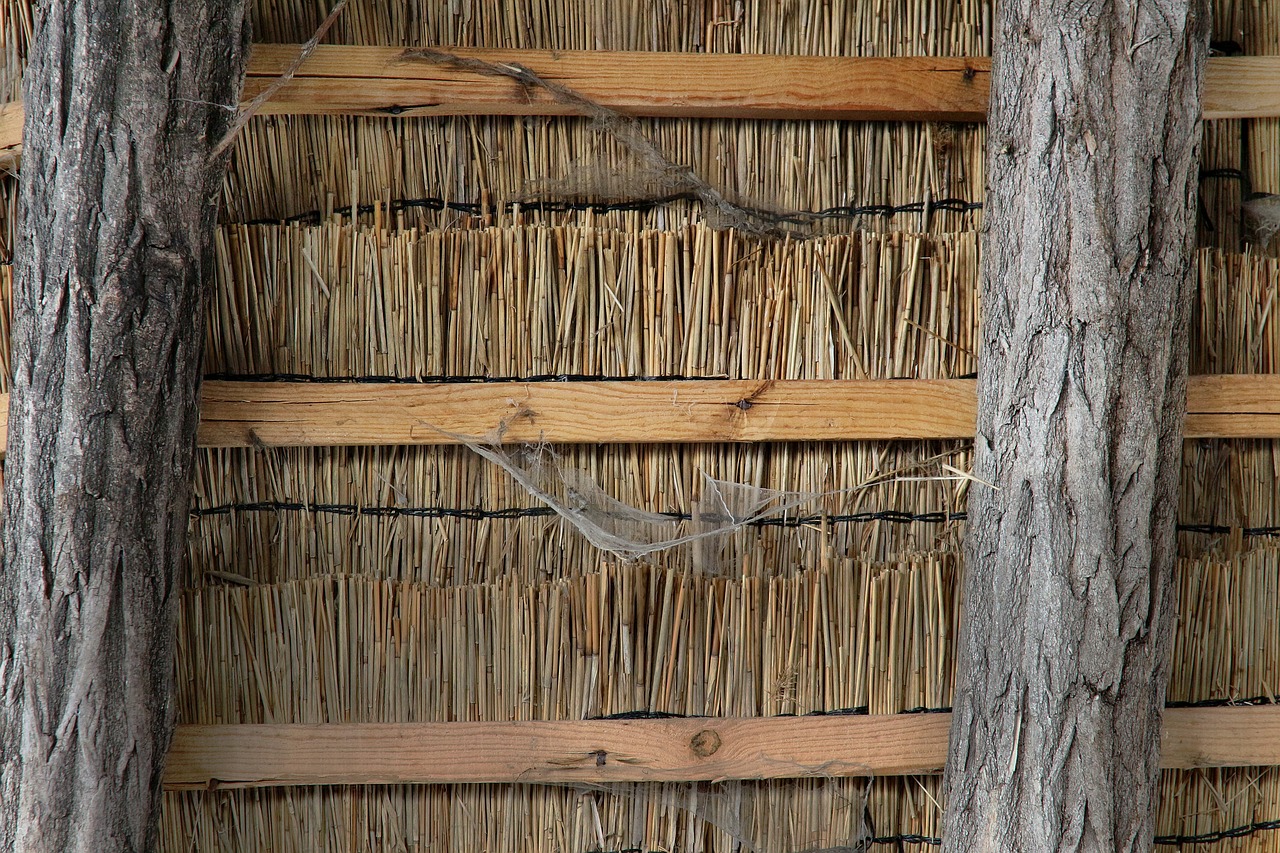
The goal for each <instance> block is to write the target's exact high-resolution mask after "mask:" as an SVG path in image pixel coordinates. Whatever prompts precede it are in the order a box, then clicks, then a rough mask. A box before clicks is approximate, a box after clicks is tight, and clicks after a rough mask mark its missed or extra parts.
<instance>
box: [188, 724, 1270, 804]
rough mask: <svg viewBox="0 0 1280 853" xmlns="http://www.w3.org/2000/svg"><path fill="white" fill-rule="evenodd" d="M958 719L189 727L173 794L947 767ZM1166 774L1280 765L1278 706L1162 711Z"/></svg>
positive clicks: (847, 773) (883, 771)
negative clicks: (951, 735)
mask: <svg viewBox="0 0 1280 853" xmlns="http://www.w3.org/2000/svg"><path fill="white" fill-rule="evenodd" d="M950 725H951V715H950V714H899V715H894V716H870V717H771V718H751V719H742V718H738V719H717V718H703V719H675V720H586V721H573V722H493V723H413V724H356V725H321V726H305V725H242V726H179V727H178V730H177V733H176V735H175V737H174V741H173V748H172V750H171V751H170V753H169V758H168V762H167V765H166V770H165V785H166V786H167V787H169V788H207V787H220V788H228V787H266V786H274V785H373V784H400V783H432V784H455V783H467V782H482V783H483V782H641V781H643V782H677V781H680V782H693V781H708V780H716V779H779V778H801V777H810V776H833V777H839V776H865V775H887V776H892V775H903V774H913V773H936V772H939V771H940V770H941V768H942V766H943V764H944V762H945V760H946V749H947V737H948V731H949V728H950ZM1163 750H1164V752H1163V758H1162V763H1163V766H1165V767H1168V768H1182V769H1185V768H1192V767H1236V766H1250V765H1273V764H1280V708H1277V707H1275V706H1268V707H1260V708H1181V709H1171V710H1169V711H1167V712H1166V713H1165V731H1164V747H1163Z"/></svg>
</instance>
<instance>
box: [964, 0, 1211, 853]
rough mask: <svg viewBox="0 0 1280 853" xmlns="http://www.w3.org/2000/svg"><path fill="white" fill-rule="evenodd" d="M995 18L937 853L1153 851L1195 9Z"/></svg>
mask: <svg viewBox="0 0 1280 853" xmlns="http://www.w3.org/2000/svg"><path fill="white" fill-rule="evenodd" d="M997 9H998V13H997V26H996V52H995V56H994V58H993V61H994V68H993V72H992V94H991V105H990V112H989V116H988V125H987V128H988V130H987V133H988V142H987V169H988V172H987V174H988V185H989V186H988V192H987V207H986V228H987V234H986V237H985V240H986V244H985V250H984V268H983V274H982V300H983V305H982V311H983V313H982V347H983V349H982V358H981V367H980V371H979V380H978V400H979V402H978V406H979V416H978V431H977V436H978V437H977V442H976V448H975V463H974V465H975V472H974V473H975V474H976V476H978V477H979V478H981V479H983V480H986V481H987V482H989V483H992V484H994V485H995V486H996V487H998V490H993V489H990V488H982V487H975V489H974V490H973V492H972V496H971V501H970V508H969V523H968V524H969V532H968V540H967V543H966V561H967V566H968V572H967V577H966V580H965V587H964V596H965V620H964V625H963V627H962V631H961V637H960V654H959V658H958V662H959V670H958V676H957V688H956V696H955V702H954V705H955V716H954V719H953V727H952V730H951V747H950V753H949V756H948V762H947V780H946V790H947V797H948V801H947V813H946V817H945V819H944V839H945V840H944V844H943V849H944V850H945V851H1001V853H1007V851H1025V853H1046V851H1106V852H1107V853H1117V851H1137V850H1149V849H1151V846H1152V835H1153V828H1154V809H1155V805H1156V796H1157V787H1156V786H1157V782H1158V774H1159V745H1160V722H1161V712H1162V707H1163V704H1164V696H1165V687H1166V682H1167V679H1168V661H1169V658H1170V651H1171V642H1172V629H1173V622H1172V620H1173V612H1172V607H1171V605H1172V573H1173V570H1174V563H1175V556H1176V552H1175V530H1174V525H1175V510H1176V507H1177V486H1178V474H1179V461H1180V459H1181V452H1182V436H1181V430H1182V422H1183V418H1184V416H1185V399H1186V371H1187V322H1188V320H1187V318H1188V313H1189V310H1190V304H1191V303H1190V299H1191V295H1192V292H1193V288H1194V281H1193V278H1192V275H1193V272H1192V266H1191V254H1192V248H1193V242H1194V237H1195V226H1196V217H1195V211H1196V197H1197V182H1196V176H1197V170H1198V163H1199V144H1200V121H1199V115H1200V81H1201V77H1202V71H1203V68H1204V63H1205V56H1206V53H1207V49H1208V38H1209V37H1208V23H1209V10H1208V4H1207V2H1204V0H1130V2H1123V3H1112V2H1101V0H1090V2H1078V1H1076V0H1011V2H1002V3H1000V4H997Z"/></svg>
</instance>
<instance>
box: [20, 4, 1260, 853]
mask: <svg viewBox="0 0 1280 853" xmlns="http://www.w3.org/2000/svg"><path fill="white" fill-rule="evenodd" d="M252 5H253V7H254V14H255V17H256V23H257V33H256V39H257V40H258V41H295V42H297V41H302V40H304V39H306V38H307V37H309V36H310V35H311V34H312V32H313V31H314V28H315V26H316V24H318V23H319V21H320V20H321V18H323V17H324V15H325V14H326V13H327V12H328V9H329V7H330V2H329V0H292V2H280V0H258V1H257V2H256V3H254V4H252ZM1214 5H1215V13H1216V18H1215V35H1214V38H1215V39H1216V40H1218V41H1220V42H1234V43H1235V47H1231V46H1229V45H1224V46H1223V47H1224V48H1229V49H1233V50H1234V49H1239V50H1242V51H1244V52H1247V53H1276V52H1280V4H1270V3H1254V2H1246V0H1217V2H1215V4H1214ZM29 21H30V10H29V7H28V4H27V3H26V2H25V0H5V2H2V3H0V38H3V39H4V40H5V41H4V49H3V53H4V57H3V64H0V87H3V88H5V89H6V91H8V92H9V93H10V94H9V97H14V96H16V93H17V84H16V80H17V75H18V73H19V71H20V68H21V56H22V51H23V50H24V46H25V44H26V43H27V40H28V39H29V32H28V30H29V26H30V24H29ZM989 21H990V4H989V3H988V2H985V0H964V2H961V3H956V4H949V5H948V4H927V3H921V2H917V0H885V2H882V3H865V2H859V3H854V2H848V0H769V2H765V0H747V2H743V0H734V2H729V0H705V2H673V0H627V2H624V3H614V2H605V0H587V2H579V3H566V2H555V3H551V2H532V3H530V2H521V3H505V2H497V0H451V2H448V3H441V2H416V0H415V2H409V3H382V2H352V3H351V4H350V5H349V7H348V9H347V10H346V11H345V12H344V14H343V16H342V17H341V18H340V19H339V21H338V23H337V25H336V27H335V29H334V30H333V32H332V33H331V34H330V38H331V40H334V41H339V42H345V43H357V44H358V43H364V44H405V45H420V44H445V45H447V44H453V45H476V46H494V47H497V46H511V47H528V48H559V49H572V48H582V49H627V50H685V51H703V50H715V51H738V52H778V53H801V54H840V55H911V54H926V55H980V54H985V53H988V52H989V44H988V41H987V39H988V36H987V33H988V32H989V27H990V23H989ZM640 128H641V129H642V131H643V132H644V133H645V134H646V135H647V136H648V138H649V139H650V140H651V141H652V142H653V144H654V145H655V146H656V147H657V148H658V149H659V150H660V151H661V152H662V153H663V156H664V157H666V158H667V159H668V160H669V161H670V162H672V163H674V164H679V165H686V166H688V167H690V168H691V169H692V170H693V171H694V172H695V173H696V174H697V175H699V176H700V177H701V178H702V179H703V180H704V181H706V182H707V183H708V184H709V185H711V186H713V187H715V188H716V189H717V191H719V192H720V193H722V194H724V195H725V196H726V197H728V198H730V199H732V200H734V201H736V202H739V203H742V204H746V205H751V206H756V207H759V208H761V209H763V210H765V211H770V212H773V213H779V212H781V213H788V214H796V213H799V214H805V215H800V216H791V217H790V218H789V219H788V220H787V222H786V229H787V230H789V231H791V232H794V235H793V236H792V237H789V238H786V239H760V238H759V237H753V236H747V235H744V234H741V233H737V232H733V231H724V230H716V229H714V228H712V227H711V226H710V224H709V223H708V222H707V221H706V220H705V218H704V217H703V211H702V210H701V207H700V205H699V204H698V203H697V202H696V201H693V200H689V199H684V198H680V199H671V198H663V197H662V196H664V195H666V194H667V190H668V189H669V188H668V187H665V186H664V185H663V184H662V183H661V182H660V181H655V179H654V176H653V173H652V171H651V170H650V171H645V170H644V168H643V166H644V164H643V163H639V162H637V160H636V158H635V157H634V156H633V155H632V154H631V153H630V152H628V151H627V150H626V149H625V148H624V147H623V146H621V145H620V144H619V143H618V142H617V141H616V140H614V139H612V138H610V137H608V136H607V135H603V134H601V133H599V132H598V131H597V130H596V129H594V128H593V127H592V125H591V124H590V122H588V121H586V120H583V119H573V118H557V119H549V118H501V117H497V118H471V117H464V118H443V119H396V118H376V119H375V118H349V117H327V118H320V117H269V118H257V119H254V120H252V121H251V122H250V123H249V125H248V127H247V129H246V131H245V133H244V134H242V136H241V137H240V138H239V139H238V140H237V141H236V143H235V147H234V151H235V156H234V160H233V164H232V167H231V171H230V173H229V175H228V177H227V181H226V184H225V201H226V205H225V208H224V211H223V224H222V225H221V226H220V228H219V231H218V234H217V251H218V269H217V278H216V281H215V282H214V283H213V288H212V289H213V293H212V299H211V313H210V321H209V328H208V351H207V357H206V370H207V372H208V373H210V374H229V375H232V376H240V377H244V376H247V375H254V376H258V377H261V376H264V375H278V374H290V375H294V374H296V375H301V376H304V377H330V378H353V377H372V376H379V377H396V378H404V379H413V380H416V379H432V378H434V379H440V378H451V379H459V378H476V377H536V376H548V375H550V376H558V375H582V376H688V377H712V376H727V377H745V378H859V377H956V376H964V375H968V374H971V373H972V372H973V371H974V369H975V366H976V357H977V344H976V342H977V340H978V338H977V335H976V322H977V320H976V317H977V269H978V260H979V259H978V239H977V233H978V231H979V230H980V229H981V227H982V218H981V210H980V207H979V205H980V202H981V201H982V188H983V184H984V180H985V176H984V171H983V154H982V147H983V144H984V141H985V131H984V129H983V128H982V127H978V126H959V125H950V124H936V123H916V124H893V123H880V122H863V123H839V122H803V121H787V122H741V121H739V122H735V121H725V120H680V121H677V120H645V121H643V122H641V124H640ZM1203 150H1204V170H1205V176H1204V179H1203V180H1202V183H1201V187H1202V206H1203V212H1204V216H1203V219H1202V222H1201V230H1200V243H1201V245H1202V246H1203V247H1205V248H1204V249H1202V251H1201V254H1200V257H1199V275H1200V282H1201V288H1200V299H1199V302H1198V304H1197V307H1196V313H1195V317H1194V319H1193V323H1192V355H1191V360H1192V369H1193V372H1275V371H1276V369H1277V365H1278V364H1280V332H1277V331H1276V325H1275V323H1276V321H1275V320H1274V319H1273V318H1274V316H1275V314H1276V310H1277V307H1278V306H1276V305H1275V303H1276V302H1277V300H1278V298H1280V293H1278V291H1280V267H1278V266H1277V260H1276V250H1277V247H1276V246H1275V245H1274V244H1272V245H1253V244H1249V243H1248V242H1247V238H1248V237H1249V230H1250V229H1249V226H1248V224H1247V223H1246V222H1245V221H1244V220H1243V219H1242V216H1241V212H1240V205H1241V202H1242V201H1243V199H1244V198H1245V196H1246V195H1247V194H1248V193H1250V192H1259V191H1261V192H1272V193H1280V166H1278V165H1277V162H1276V160H1275V156H1274V152H1275V151H1276V150H1280V122H1277V121H1274V120H1237V121H1221V122H1211V123H1208V124H1206V128H1205V143H1204V149H1203ZM15 199H16V194H15V191H14V181H13V180H12V179H0V255H2V256H3V257H8V255H9V252H10V251H11V248H12V246H13V235H12V224H13V221H14V216H15V211H16V207H15V204H16V201H15ZM812 214H821V216H814V215H812ZM8 287H9V277H8V270H7V268H4V269H3V273H0V305H3V306H4V307H3V310H0V359H2V360H0V383H7V379H6V377H7V375H8V361H7V359H8V347H7V340H8V315H7V310H8V298H7V296H8ZM495 426H496V424H495ZM557 452H558V453H559V454H560V464H562V465H564V466H566V467H568V468H573V469H578V470H581V471H583V472H585V473H586V474H587V475H589V476H590V477H591V479H592V480H593V481H594V482H596V483H598V484H599V485H600V486H601V487H602V488H604V489H605V490H606V491H607V492H609V493H610V494H612V495H613V496H615V497H617V498H618V499H619V500H621V501H623V502H625V503H627V504H630V505H632V506H635V507H637V508H640V509H643V510H647V511H652V512H671V513H687V512H688V511H689V508H690V507H691V506H692V505H693V503H694V502H695V500H696V498H697V496H698V490H699V488H700V486H699V479H698V473H699V472H700V471H705V472H707V473H709V474H711V475H713V476H715V477H718V478H721V479H724V480H729V481H733V482H739V483H746V484H750V485H753V486H760V487H768V488H774V489H782V490H787V491H791V492H796V493H806V494H822V495H823V496H822V497H821V498H818V499H815V500H814V501H812V502H811V503H810V504H809V505H806V506H804V507H802V508H799V509H797V510H795V511H794V512H791V513H789V514H788V515H786V516H784V517H781V518H778V519H773V520H771V521H770V522H769V523H767V524H764V525H759V526H751V527H747V528H745V529H742V530H738V531H735V532H733V533H731V534H729V535H727V536H725V537H723V538H720V539H716V540H713V541H711V542H709V543H704V544H703V545H701V546H699V547H682V548H678V549H675V550H673V551H670V552H666V553H663V554H660V555H656V556H655V557H653V558H651V559H650V560H648V561H646V562H641V563H635V564H624V563H622V562H620V561H618V560H616V559H614V558H612V557H610V556H608V555H606V554H602V553H601V552H600V551H598V550H597V549H595V548H593V547H592V546H591V545H590V544H589V543H587V542H586V541H585V540H584V539H583V538H582V537H581V536H580V535H579V534H578V533H577V532H576V531H575V530H574V529H573V528H572V527H571V526H570V525H568V524H566V523H565V522H563V521H562V520H561V519H559V518H558V517H556V516H554V515H549V514H547V513H546V512H544V511H543V509H542V508H541V507H540V505H539V504H538V502H537V501H536V500H534V499H533V498H532V497H531V496H530V495H528V494H527V493H526V492H525V491H524V490H522V489H521V488H519V487H518V486H517V485H516V484H515V483H514V482H513V481H512V480H511V479H510V477H508V476H507V475H506V474H505V473H504V472H502V471H500V470H498V469H497V468H495V467H494V466H492V465H491V464H489V463H488V462H485V461H484V460H481V459H480V458H478V457H476V456H475V455H474V454H472V453H471V452H470V451H468V450H467V449H465V448H431V447H414V448H386V449H360V448H332V449H329V448H319V449H248V450H223V451H213V450H210V451H202V452H201V454H200V455H199V458H198V462H197V472H196V480H195V488H194V514H193V518H192V528H191V530H192V536H191V545H190V553H191V561H190V567H189V571H188V587H189V588H188V590H187V592H186V593H185V594H184V596H183V599H182V603H181V630H180V638H179V656H178V658H179V659H178V671H177V681H178V695H177V701H176V708H177V712H178V715H179V719H180V721H181V722H253V721H274V722H320V721H348V720H351V721H356V720H368V721H412V720H462V719H465V720H506V719H577V718H582V717H586V716H596V715H607V714H616V713H625V712H633V711H662V712H667V713H679V714H747V715H763V714H793V713H794V714H804V713H810V712H815V711H822V712H833V711H870V712H873V713H894V712H900V711H906V710H913V709H936V708H943V707H945V706H947V705H948V704H949V703H950V695H951V694H950V691H951V683H952V678H953V672H952V663H951V661H952V658H951V647H952V643H953V641H954V635H955V627H956V624H957V621H958V619H959V618H960V613H959V609H960V605H959V602H958V599H957V596H956V595H955V590H956V588H957V574H958V573H959V572H961V571H962V567H961V566H960V565H959V558H958V551H959V542H960V537H961V536H962V533H963V521H962V520H961V519H960V518H959V517H958V516H959V515H960V514H962V513H963V511H964V507H965V497H966V495H967V489H968V488H969V485H968V484H967V483H966V482H964V481H952V480H942V479H932V480H923V481H921V480H918V479H912V480H906V479H899V478H896V477H895V475H904V476H910V477H918V476H920V475H922V474H924V475H937V474H941V473H945V469H943V468H942V467H941V466H942V465H943V464H946V465H949V466H951V467H952V468H955V469H960V470H965V469H967V467H968V458H969V451H968V448H967V446H966V445H965V444H964V443H959V442H932V443H925V442H897V443H880V444H876V443H843V444H813V445H757V446H704V447H691V446H690V447H679V446H676V447H671V446H635V447H630V446H624V447H606V448H599V447H577V448H558V449H557ZM1185 475H1186V476H1185V478H1184V489H1183V495H1182V504H1181V508H1180V520H1181V522H1182V523H1183V524H1184V525H1187V529H1186V530H1185V531H1184V532H1183V534H1182V547H1183V552H1184V555H1185V558H1184V560H1183V562H1182V564H1181V565H1180V567H1179V574H1178V584H1179V589H1180V594H1181V599H1180V600H1181V605H1180V623H1179V628H1178V635H1177V637H1178V639H1177V647H1176V650H1175V658H1174V661H1173V674H1172V679H1171V683H1170V694H1169V698H1170V700H1172V701H1176V702H1191V703H1194V702H1223V701H1240V700H1245V699H1251V700H1252V699H1257V700H1262V701H1271V700H1272V699H1273V697H1274V692H1275V690H1276V689H1277V683H1278V682H1280V633H1277V627H1276V622H1275V619H1274V614H1275V612H1276V610H1277V607H1278V606H1280V601H1278V600H1277V599H1278V598H1280V589H1278V588H1277V580H1276V578H1277V576H1278V574H1280V551H1278V550H1277V548H1278V547H1280V546H1277V544H1276V543H1275V541H1274V538H1273V537H1271V536H1269V535H1268V534H1269V533H1275V534H1280V455H1278V454H1277V443H1276V442H1272V441H1248V442H1246V441H1212V442H1211V441H1201V442H1190V443H1188V445H1187V450H1186V457H1185ZM867 483H873V485H871V486H869V487H867V488H861V489H855V488H854V487H857V486H859V485H862V484H867ZM1268 528H1275V529H1274V530H1268ZM1163 791H1164V793H1163V800H1162V806H1161V812H1160V818H1159V824H1158V832H1159V834H1160V835H1161V836H1164V838H1163V839H1162V843H1164V844H1165V845H1169V846H1171V845H1173V844H1174V843H1175V842H1178V841H1179V840H1181V841H1182V842H1185V843H1186V844H1187V845H1190V844H1191V843H1192V841H1193V840H1194V839H1193V838H1191V837H1193V836H1205V837H1204V838H1202V839H1201V840H1204V841H1206V842H1207V843H1211V844H1212V846H1210V847H1206V848H1199V847H1197V848H1196V849H1209V850H1214V851H1227V850H1232V851H1237V850H1238V851H1277V850H1280V833H1277V832H1270V831H1257V832H1254V831H1252V828H1253V824H1255V823H1258V822H1265V821H1269V820H1275V819H1280V805H1277V804H1280V773H1278V772H1277V771H1276V770H1274V769H1252V768H1250V769H1240V770H1231V771H1214V772H1169V773H1166V774H1165V778H1164V781H1163ZM938 797H939V780H938V779H936V778H919V779H918V778H902V779H876V780H873V781H870V782H868V781H866V780H826V779H809V780H800V781H781V782H770V783H727V784H718V785H712V784H700V785H674V784H670V785H616V786H608V787H607V788H599V789H595V788H590V789H589V788H585V787H584V788H575V787H554V786H517V785H489V786H438V787H428V786H402V787H368V788H298V789H279V790H260V791H208V792H184V793H171V794H169V795H167V797H166V805H165V812H164V817H163V822H164V826H163V831H162V836H163V846H164V848H165V849H166V850H172V851H178V850H182V851H212V850H219V851H221V850H227V851H231V850H266V849H270V850H274V851H291V850H298V851H303V850H308V851H310V850H331V851H354V850H385V849H394V850H400V849H405V850H427V849H430V850H440V851H445V850H448V851H467V853H472V852H473V851H479V850H491V851H508V850H510V851H516V850H537V851H557V852H559V851H563V853H585V852H586V851H588V850H609V851H617V850H623V849H627V848H640V849H644V850H684V851H701V850H708V851H736V850H739V849H741V850H750V849H755V850H761V851H799V850H820V849H824V848H826V849H830V848H836V849H845V850H857V849H865V848H864V847H860V846H859V845H862V844H864V842H866V841H867V840H868V839H873V838H879V839H881V841H882V843H883V844H885V845H888V844H893V843H900V846H899V848H898V849H903V850H913V851H915V850H928V849H932V846H931V844H930V840H931V839H934V836H935V835H936V831H937V826H938V818H939V816H940V813H941V805H940V803H939V801H938ZM1239 827H1244V828H1245V829H1246V830H1249V831H1248V832H1246V833H1245V834H1244V835H1243V836H1242V837H1238V838H1226V839H1224V838H1219V837H1216V836H1215V835H1214V833H1219V832H1223V831H1228V830H1234V829H1236V828H1239ZM740 845H741V846H740ZM884 849H893V848H892V847H885V848H884ZM1188 849H1189V848H1188Z"/></svg>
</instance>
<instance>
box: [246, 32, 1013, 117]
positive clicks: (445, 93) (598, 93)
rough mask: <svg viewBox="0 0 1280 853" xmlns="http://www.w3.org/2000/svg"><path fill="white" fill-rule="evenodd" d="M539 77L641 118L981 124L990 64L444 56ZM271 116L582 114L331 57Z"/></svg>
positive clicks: (258, 57) (495, 84)
mask: <svg viewBox="0 0 1280 853" xmlns="http://www.w3.org/2000/svg"><path fill="white" fill-rule="evenodd" d="M442 51H447V52H448V53H449V54H452V55H454V56H458V57H462V58H465V59H478V60H481V61H483V62H487V63H490V64H492V65H499V66H514V65H519V66H522V67H524V68H528V69H530V70H531V71H533V72H534V73H535V74H537V75H538V76H539V77H541V78H543V79H545V80H547V81H550V82H552V83H555V84H558V85H560V86H565V87H568V88H570V89H572V90H573V91H575V92H576V93H578V94H579V95H582V96H583V97H585V98H587V99H588V100H591V101H593V102H595V103H598V104H601V105H603V106H606V107H609V108H611V109H614V110H618V111H619V112H624V113H628V114H630V115H638V116H665V117H681V118H690V117H711V118H749V119H798V118H812V119H862V120H876V119H888V120H898V121H924V120H934V121H961V122H980V121H983V120H984V118H985V116H986V108H987V91H988V89H989V87H990V81H989V79H988V78H989V76H990V61H989V60H987V59H985V58H981V59H966V58H933V57H909V58H895V59H881V58H848V57H811V56H759V55H756V56H751V55H740V54H739V55H735V54H714V53H639V52H611V51H595V50H569V51H550V50H492V49H484V50H477V49H462V48H443V49H442ZM295 56H297V48H296V47H295V46H293V45H257V46H255V47H254V50H253V55H252V59H251V72H250V74H251V76H250V77H249V78H248V79H247V80H246V81H245V97H246V98H249V97H252V96H253V95H255V94H257V93H258V92H260V91H262V89H263V88H265V87H266V86H267V85H269V84H270V82H271V81H272V80H273V79H274V78H275V77H277V76H279V75H280V74H281V73H282V72H283V70H284V69H285V68H287V67H288V65H289V63H290V62H292V61H293V57H295ZM265 109H266V110H271V111H276V112H282V113H299V112H306V113H343V114H351V113H355V114H371V115H387V114H393V115H573V114H576V113H581V112H582V109H581V108H580V107H576V106H573V105H571V104H565V103H561V102H559V101H557V100H556V99H555V98H554V97H553V96H552V95H551V94H550V93H549V92H547V91H546V90H544V89H540V88H537V87H531V86H525V85H521V84H520V83H519V82H517V81H515V80H513V79H511V78H508V77H494V76H486V75H484V74H478V73H476V72H475V71H472V70H467V69H463V68H455V67H451V66H450V65H447V64H441V63H439V62H432V61H427V60H424V59H413V58H406V51H405V50H403V49H401V48H383V47H366V48H346V47H321V48H318V49H317V50H316V52H315V53H314V54H312V56H311V58H310V59H308V60H307V62H306V63H305V64H304V65H303V67H302V69H301V70H300V72H299V73H298V75H297V76H295V77H294V79H293V80H292V81H290V82H289V83H287V84H285V86H283V87H282V88H281V89H280V91H279V92H278V93H277V94H276V95H275V96H273V97H272V100H271V102H269V103H268V104H267V106H266V108H265Z"/></svg>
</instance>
